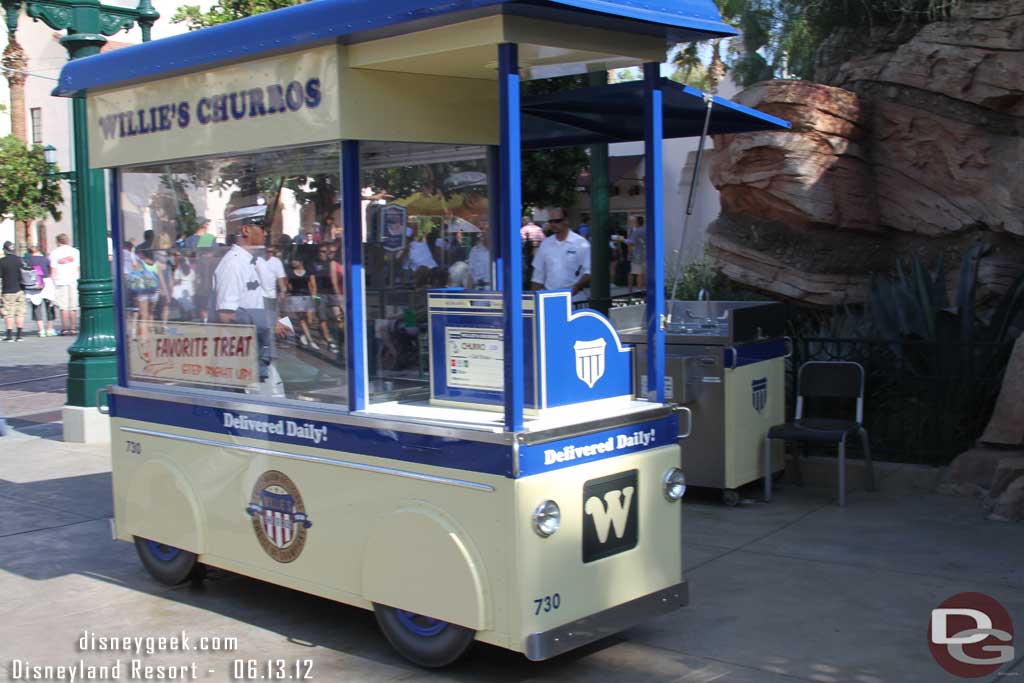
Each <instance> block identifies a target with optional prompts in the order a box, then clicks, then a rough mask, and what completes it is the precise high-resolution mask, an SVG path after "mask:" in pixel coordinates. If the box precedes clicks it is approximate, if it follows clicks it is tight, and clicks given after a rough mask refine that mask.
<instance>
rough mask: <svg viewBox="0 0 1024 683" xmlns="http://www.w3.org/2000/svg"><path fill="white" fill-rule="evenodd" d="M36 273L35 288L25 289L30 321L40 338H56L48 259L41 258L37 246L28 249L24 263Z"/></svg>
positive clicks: (55, 316) (52, 290)
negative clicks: (30, 313)
mask: <svg viewBox="0 0 1024 683" xmlns="http://www.w3.org/2000/svg"><path fill="white" fill-rule="evenodd" d="M25 262H26V263H27V264H28V265H29V266H31V267H32V269H33V270H35V271H36V286H35V287H26V288H25V296H26V298H27V299H28V302H29V303H30V304H31V305H32V319H33V320H35V321H36V327H37V328H38V330H39V336H40V337H56V336H57V333H56V332H54V331H53V321H54V320H55V319H56V318H57V309H56V306H54V304H53V296H54V289H53V280H52V279H50V259H48V258H46V257H45V256H43V253H42V252H41V251H40V250H39V245H37V244H33V245H31V246H30V247H29V248H28V258H27V259H26V261H25Z"/></svg>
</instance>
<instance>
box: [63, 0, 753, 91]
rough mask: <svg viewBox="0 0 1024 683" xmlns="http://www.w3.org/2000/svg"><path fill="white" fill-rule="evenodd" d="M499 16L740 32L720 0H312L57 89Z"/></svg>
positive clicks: (102, 59)
mask: <svg viewBox="0 0 1024 683" xmlns="http://www.w3.org/2000/svg"><path fill="white" fill-rule="evenodd" d="M493 14H514V15H520V16H529V17H535V18H540V19H550V20H553V21H561V22H564V23H571V24H574V25H578V26H592V27H599V28H607V29H612V30H615V31H620V32H628V33H636V34H640V35H652V36H664V37H665V39H666V42H685V41H692V40H701V39H705V38H718V37H722V36H731V35H735V34H736V31H735V30H734V29H733V28H731V27H730V26H728V25H727V24H724V23H723V22H722V18H721V16H720V15H719V14H718V9H717V8H716V7H715V3H714V2H713V0H668V1H667V2H664V3H658V5H656V6H653V7H652V6H651V5H648V4H646V3H641V2H634V1H633V0H627V1H626V2H612V1H610V0H443V1H441V2H437V1H436V0H434V2H430V1H429V0H313V1H312V2H307V3H304V4H300V5H296V6H294V7H287V8H284V9H280V10H276V11H273V12H267V13H265V14H259V15H256V16H253V17H248V18H245V19H239V20H237V21H232V22H228V23H226V24H221V25H219V26H212V27H210V28H205V29H202V30H199V31H191V32H189V33H184V34H181V35H178V36H174V37H171V38H164V39H162V40H155V41H152V42H149V43H142V44H140V45H133V46H131V47H127V48H123V49H120V50H113V51H111V52H105V53H102V54H99V55H96V56H93V57H88V58H85V59H76V60H73V61H70V62H68V63H67V64H66V65H65V66H64V69H63V70H62V71H61V74H60V81H59V83H58V84H57V87H56V88H55V89H54V94H55V95H63V96H71V95H75V94H77V93H80V92H82V91H83V90H87V89H89V88H97V87H104V88H105V87H110V86H115V85H120V84H126V83H129V82H132V81H138V80H144V79H153V78H160V77H164V76H170V75H174V74H177V73H184V72H188V71H199V70H203V69H207V68H210V67H212V66H214V65H217V64H223V63H229V62H237V61H243V60H247V59H255V58H258V57H264V56H269V55H271V54H274V53H279V52H287V51H291V50H297V49H302V48H306V47H312V46H314V45H317V44H326V43H331V42H344V43H355V42H362V41H366V40H375V39H378V38H384V37H387V36H394V35H401V34H406V33H411V32H413V31H419V30H423V29H428V28H434V27H437V26H442V25H446V24H453V23H456V22H459V21H465V20H467V19H473V18H478V17H482V16H488V15H493Z"/></svg>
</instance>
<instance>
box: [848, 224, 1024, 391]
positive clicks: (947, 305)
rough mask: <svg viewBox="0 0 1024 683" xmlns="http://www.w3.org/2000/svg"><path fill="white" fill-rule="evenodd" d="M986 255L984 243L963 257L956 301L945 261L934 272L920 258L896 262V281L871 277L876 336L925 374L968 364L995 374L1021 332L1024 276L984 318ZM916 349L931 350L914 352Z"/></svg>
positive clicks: (946, 370)
mask: <svg viewBox="0 0 1024 683" xmlns="http://www.w3.org/2000/svg"><path fill="white" fill-rule="evenodd" d="M986 251H987V246H986V245H984V244H981V243H979V244H976V245H974V246H973V247H971V248H970V249H968V250H967V251H966V252H965V253H964V255H963V257H962V258H961V262H960V274H959V278H958V281H957V288H956V299H955V301H950V298H949V295H948V292H947V286H946V280H947V275H946V267H945V261H944V259H943V258H942V257H939V260H938V264H937V265H936V267H935V270H934V271H932V272H929V271H928V269H927V268H925V266H924V264H923V263H922V261H921V259H920V258H919V257H917V256H915V257H914V258H913V259H912V260H911V261H910V263H909V264H907V265H904V264H903V262H902V261H900V262H897V268H896V276H895V277H893V278H883V277H878V276H876V277H874V278H872V282H871V290H870V295H869V301H868V311H869V318H870V320H871V324H872V326H873V328H874V330H875V333H876V334H877V336H878V337H880V338H882V339H886V340H892V341H894V342H900V346H901V347H903V349H904V351H905V352H908V358H907V360H908V361H917V362H913V363H912V366H913V367H916V368H918V369H919V370H921V371H922V372H928V371H931V372H930V374H949V373H950V371H954V370H956V369H958V366H961V365H962V364H963V363H970V369H973V370H975V371H992V370H993V369H994V366H993V363H998V361H999V356H1000V355H1003V354H1002V352H1003V351H1005V349H1004V348H1003V347H1004V346H1005V345H1007V344H1008V343H1009V342H1011V341H1012V340H1013V338H1014V337H1015V336H1016V334H1018V333H1019V332H1020V330H1019V329H1018V327H1017V319H1018V317H1019V316H1020V315H1021V313H1022V312H1024V273H1022V274H1021V276H1019V277H1018V278H1017V280H1016V281H1015V282H1014V284H1013V286H1012V287H1010V289H1009V290H1007V292H1006V293H1005V294H1003V296H1002V298H1001V299H1000V300H999V302H998V303H997V305H996V306H995V308H994V309H993V310H992V312H991V314H990V315H989V316H988V317H982V316H980V315H979V313H978V310H977V305H976V298H977V289H978V286H977V285H978V261H979V259H980V258H981V257H982V256H983V255H984V253H985V252H986ZM914 347H920V348H921V349H929V352H928V353H927V354H909V352H910V351H911V350H912V349H913V348H914ZM914 356H919V357H916V358H915V357H914ZM959 369H961V370H963V369H965V368H963V367H959ZM972 374H973V373H972Z"/></svg>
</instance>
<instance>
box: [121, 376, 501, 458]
mask: <svg viewBox="0 0 1024 683" xmlns="http://www.w3.org/2000/svg"><path fill="white" fill-rule="evenodd" d="M109 400H110V414H111V415H112V416H114V417H119V418H122V419H126V420H138V421H140V422H151V423H155V424H162V425H168V426H172V427H182V428H185V429H196V430H199V431H204V432H212V433H214V434H216V435H218V436H221V437H224V436H237V437H244V438H249V439H262V440H264V441H267V442H268V443H279V444H292V445H300V446H308V447H310V448H317V449H321V450H323V451H326V452H329V453H334V452H336V451H343V452H346V453H357V454H359V455H369V456H375V457H378V458H388V459H391V460H400V461H404V462H412V463H417V464H420V465H432V466H434V467H449V468H452V469H457V470H465V471H467V472H481V473H484V474H498V475H502V476H505V477H511V476H512V448H511V446H505V445H501V444H492V443H480V442H478V441H468V440H464V439H450V438H445V437H440V436H432V435H429V434H410V433H408V432H396V431H393V430H390V429H372V428H369V427H356V426H353V425H339V424H334V423H331V422H321V421H319V420H307V419H298V418H289V417H282V416H278V415H273V414H271V413H267V412H262V411H254V410H225V409H222V408H214V407H211V406H203V405H193V404H187V403H174V402H171V401H160V400H157V399H149V398H138V397H134V396H117V395H113V396H110V399H109ZM225 414H230V416H231V417H232V418H234V419H238V418H241V417H245V418H248V419H250V420H252V421H254V422H258V423H261V424H271V425H273V426H274V427H275V428H280V429H281V430H282V431H283V432H284V433H281V434H278V433H265V432H264V431H258V430H256V429H252V428H250V429H242V428H239V427H237V426H227V425H226V424H225ZM289 423H292V424H293V425H295V426H296V427H301V426H307V427H309V428H311V429H312V430H316V432H315V433H319V434H323V437H322V438H321V441H320V443H315V441H314V440H313V439H311V438H303V437H301V436H298V435H294V434H292V435H290V434H289V433H288V428H289ZM313 434H314V433H310V436H313ZM325 455H326V454H325Z"/></svg>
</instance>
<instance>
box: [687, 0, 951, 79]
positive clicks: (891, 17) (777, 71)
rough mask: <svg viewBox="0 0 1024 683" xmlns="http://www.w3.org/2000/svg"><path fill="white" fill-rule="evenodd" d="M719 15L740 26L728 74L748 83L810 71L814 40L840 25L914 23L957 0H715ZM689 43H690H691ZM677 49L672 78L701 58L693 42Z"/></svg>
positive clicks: (693, 68)
mask: <svg viewBox="0 0 1024 683" xmlns="http://www.w3.org/2000/svg"><path fill="white" fill-rule="evenodd" d="M715 2H716V4H717V5H718V9H719V12H720V13H721V14H722V18H723V19H724V20H725V21H726V22H727V23H728V24H730V25H732V26H733V27H735V28H736V29H738V30H739V32H740V35H739V36H738V37H737V38H735V39H732V41H731V42H730V45H729V57H728V59H727V63H728V65H729V68H730V69H731V71H732V78H733V80H734V81H736V82H737V83H738V84H740V85H744V86H745V85H750V84H751V83H755V82H757V81H761V80H766V79H770V78H804V79H811V78H813V76H814V58H815V52H816V51H817V49H818V46H820V45H821V43H822V42H823V41H824V40H825V39H826V38H828V37H829V36H830V35H832V34H833V33H834V32H835V31H837V30H840V29H848V30H851V31H853V34H854V35H858V34H859V33H858V32H864V33H863V34H860V35H866V34H867V32H869V31H870V30H871V29H872V28H873V27H876V26H899V27H903V28H913V27H916V26H919V25H921V24H924V23H927V22H929V21H934V20H937V19H941V18H944V17H947V16H949V14H950V13H951V12H952V11H953V10H954V9H956V7H957V6H958V5H959V4H960V3H961V2H962V0H857V1H852V0H715ZM691 45H692V44H691ZM691 45H686V46H682V47H681V49H680V51H679V52H678V53H677V57H676V60H675V62H676V65H677V74H678V75H677V79H678V80H682V81H684V82H687V81H689V80H690V78H691V77H692V76H693V75H694V74H696V73H697V65H698V64H700V59H699V52H698V48H697V47H696V46H695V45H693V46H691Z"/></svg>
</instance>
